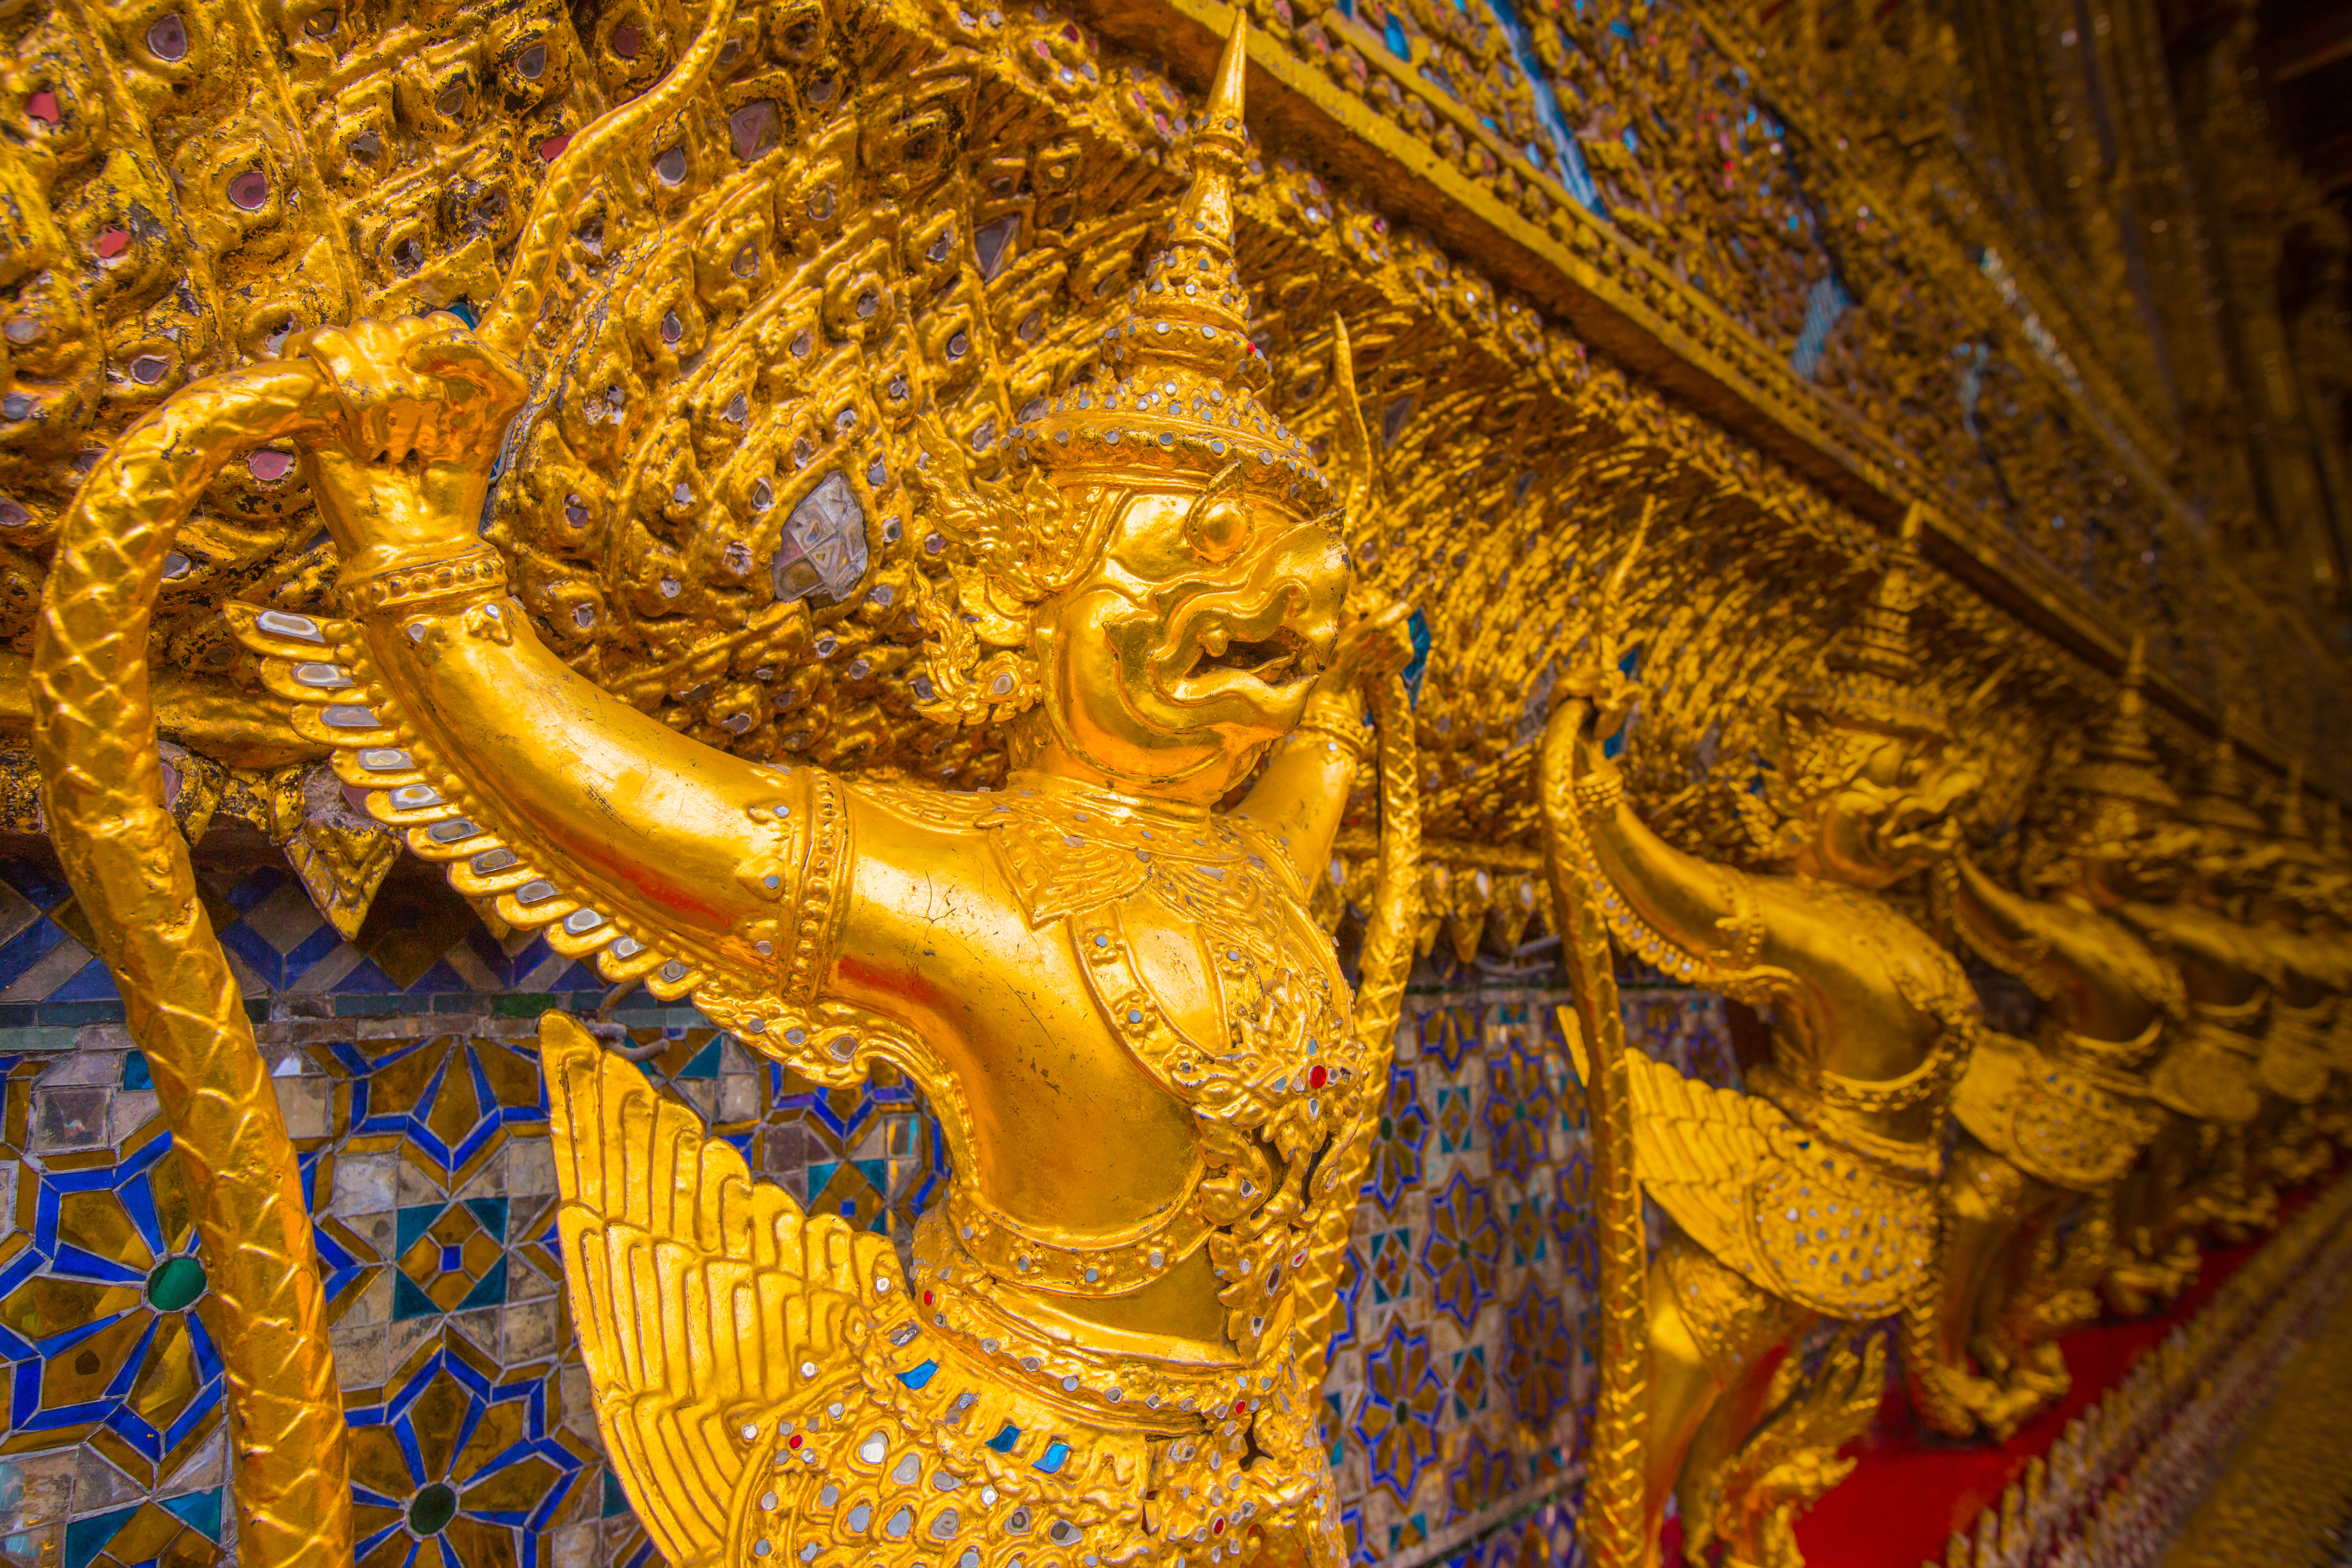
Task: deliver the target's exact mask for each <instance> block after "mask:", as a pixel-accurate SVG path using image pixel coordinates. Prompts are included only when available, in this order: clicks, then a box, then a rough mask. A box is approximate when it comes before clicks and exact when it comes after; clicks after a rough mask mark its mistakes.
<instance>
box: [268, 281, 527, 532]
mask: <svg viewBox="0 0 2352 1568" xmlns="http://www.w3.org/2000/svg"><path fill="white" fill-rule="evenodd" d="M287 356H288V357H289V358H299V359H307V360H309V361H310V363H312V364H314V365H316V366H317V367H318V368H319V371H320V375H321V377H322V378H323V379H324V380H325V381H326V382H327V384H328V385H329V388H330V390H331V395H332V398H333V401H334V402H335V403H337V404H338V405H340V406H341V418H339V419H337V420H336V421H334V422H333V424H332V425H331V426H330V428H328V429H327V430H325V431H322V432H320V433H319V434H317V435H314V436H312V437H309V438H308V439H306V440H305V441H304V442H303V443H302V458H303V464H304V468H305V469H306V471H307V477H308V478H309V479H310V490H311V494H312V495H313V496H314V497H315V498H316V499H317V500H318V503H319V512H320V518H321V519H322V520H323V521H325V523H326V525H327V531H328V532H329V534H330V535H331V537H332V538H333V539H334V542H335V547H336V549H337V550H339V551H340V552H341V554H342V560H343V569H344V571H345V573H346V574H348V575H351V576H354V577H367V576H373V575H374V574H378V573H380V572H384V571H389V570H393V569H394V568H397V567H401V566H404V565H409V564H413V563H417V562H420V561H425V560H431V559H433V558H435V557H436V556H443V555H446V554H447V553H448V552H449V551H450V549H451V547H452V546H462V545H463V544H465V543H467V542H470V541H471V540H472V539H473V538H474V536H475V533H476V531H477V529H478V525H479V522H480V519H481V514H482V500H483V498H484V496H485V495H486V494H487V493H488V489H489V482H490V472H491V469H492V468H493V466H494V464H495V462H496V459H497V457H498V452H499V443H500V442H501V441H502V440H503V439H504V437H505V434H506V427H507V424H508V422H509V420H511V419H512V418H513V417H514V415H515V411H516V410H517V409H519V408H520V407H521V406H522V404H523V399H524V397H525V395H526V393H527V391H528V388H527V385H526V383H525V381H524V378H523V374H522V371H521V369H520V367H519V366H518V365H517V364H516V363H514V362H513V361H512V360H511V359H509V358H508V357H507V356H506V355H504V354H501V353H498V352H497V351H495V350H493V349H491V348H489V347H488V346H487V345H486V344H484V343H483V342H480V340H478V339H477V338H476V337H475V336H474V334H473V333H472V331H470V330H469V329H468V328H467V326H466V325H465V323H464V322H462V321H459V320H458V319H457V317H455V316H453V315H449V314H446V313H443V312H436V314H433V315H430V316H422V317H411V318H408V319H406V320H403V321H390V322H375V321H362V322H359V323H357V324H355V325H352V326H349V327H328V328H321V329H320V330H318V331H312V332H309V333H306V334H304V335H303V336H302V337H300V338H299V339H297V340H295V341H294V342H292V343H290V344H289V345H288V349H287Z"/></svg>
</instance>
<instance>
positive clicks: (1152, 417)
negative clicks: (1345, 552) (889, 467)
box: [1013, 12, 1338, 517]
mask: <svg viewBox="0 0 2352 1568" xmlns="http://www.w3.org/2000/svg"><path fill="white" fill-rule="evenodd" d="M1248 27H1249V24H1248V21H1247V13H1246V12H1237V13H1236V15H1235V20H1234V32H1233V37H1231V38H1229V39H1228V40H1227V41H1226V44H1225V52H1224V57H1223V59H1222V60H1220V61H1219V62H1218V65H1217V79H1216V85H1215V87H1214V89H1213V90H1212V91H1211V93H1210V97H1209V102H1208V104H1207V106H1206V107H1205V108H1204V109H1203V110H1202V113H1201V117H1200V120H1199V121H1198V122H1197V123H1196V125H1195V126H1194V129H1193V132H1192V185H1191V187H1190V188H1189V189H1188V190H1187V191H1186V192H1185V194H1184V199H1183V200H1182V201H1181V203H1179V204H1178V205H1177V208H1176V215H1175V216H1174V217H1173V218H1172V219H1171V221H1170V224H1169V229H1168V243H1167V246H1166V247H1165V248H1163V249H1162V250H1161V251H1160V253H1159V254H1158V255H1156V256H1154V257H1153V258H1151V261H1150V264H1149V265H1148V266H1147V267H1146V268H1144V272H1143V277H1142V279H1140V280H1139V282H1137V283H1136V284H1135V285H1134V286H1133V287H1132V288H1131V289H1129V291H1128V296H1127V300H1126V302H1125V304H1124V305H1123V306H1122V307H1121V308H1119V309H1118V310H1117V312H1116V313H1115V314H1114V316H1113V319H1112V321H1111V322H1110V325H1109V327H1108V330H1107V331H1105V332H1104V334H1103V337H1102V342H1101V350H1100V354H1099V357H1098V359H1097V365H1096V374H1095V379H1094V380H1093V381H1092V382H1091V383H1089V384H1085V385H1081V386H1074V387H1070V388H1068V389H1066V390H1065V391H1063V392H1062V393H1060V394H1058V395H1055V397H1054V398H1052V399H1051V400H1050V402H1049V403H1048V404H1047V405H1046V407H1045V411H1044V412H1043V413H1041V414H1040V415H1038V416H1037V417H1036V418H1035V419H1034V420H1031V421H1028V422H1026V423H1024V424H1022V425H1019V426H1015V427H1014V429H1013V451H1014V453H1015V455H1016V456H1017V457H1018V458H1021V459H1024V460H1026V461H1028V462H1031V463H1034V464H1036V465H1037V466H1038V467H1039V468H1044V469H1045V470H1046V471H1047V473H1048V474H1049V475H1050V476H1051V477H1052V478H1054V479H1055V480H1057V481H1061V482H1069V481H1072V480H1076V481H1078V482H1085V481H1087V480H1089V479H1099V480H1100V481H1101V482H1104V483H1108V484H1116V483H1119V482H1122V481H1125V482H1127V483H1140V484H1152V483H1167V482H1169V481H1171V480H1172V481H1175V482H1176V483H1178V484H1180V485H1181V486H1184V487H1186V488H1193V487H1199V486H1201V485H1202V484H1203V483H1205V482H1206V481H1208V480H1211V479H1218V478H1219V477H1221V476H1225V475H1226V474H1227V471H1228V470H1232V472H1231V475H1230V477H1229V478H1228V479H1226V482H1228V483H1234V482H1238V483H1239V484H1240V485H1241V486H1242V487H1243V488H1244V489H1249V490H1254V491H1256V492H1258V493H1260V494H1263V495H1266V496H1268V497H1270V498H1271V499H1274V500H1277V501H1279V502H1280V503H1282V504H1283V505H1285V506H1286V507H1288V508H1289V509H1290V510H1293V511H1295V512H1297V513H1298V514H1299V515H1300V516H1302V517H1315V516H1318V515H1320V514H1321V513H1322V512H1324V511H1325V510H1328V509H1329V508H1330V507H1331V506H1333V505H1334V504H1335V503H1336V501H1337V500H1338V497H1337V495H1336V493H1335V491H1334V489H1333V488H1332V486H1331V483H1330V481H1329V480H1328V479H1327V478H1326V477H1325V476H1324V474H1323V472H1322V471H1321V469H1319V468H1318V467H1317V466H1316V463H1315V459H1314V458H1313V457H1312V455H1310V454H1309V453H1308V452H1307V449H1306V447H1303V446H1302V445H1300V443H1299V441H1298V438H1297V437H1295V436H1293V435H1291V433H1290V432H1289V431H1288V430H1286V429H1285V428H1284V427H1283V425H1282V421H1281V420H1279V419H1276V417H1275V416H1274V415H1273V414H1272V413H1271V412H1270V411H1269V410H1268V409H1267V408H1266V406H1265V404H1264V403H1263V402H1261V401H1260V400H1259V397H1258V389H1259V388H1261V387H1263V386H1265V384H1266V382H1267V379H1268V372H1267V368H1266V363H1265V355H1264V354H1262V353H1259V352H1258V347H1257V344H1256V343H1255V342H1252V341H1251V340H1250V335H1249V316H1250V300H1249V291H1248V289H1245V288H1244V286H1243V283H1242V279H1241V272H1240V269H1239V268H1237V267H1236V266H1235V264H1234V181H1235V179H1236V177H1237V176H1238V175H1239V174H1240V173H1241V171H1242V169H1243V167H1244V163H1245V162H1246V157H1247V150H1248V147H1249V132H1248V131H1247V130H1246V129H1245V128H1244V126H1243V124H1242V78H1243V73H1244V68H1245V66H1246V64H1247V51H1246V50H1245V49H1244V41H1245V39H1246V37H1247V35H1248Z"/></svg>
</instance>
